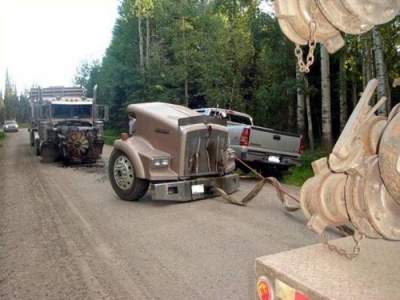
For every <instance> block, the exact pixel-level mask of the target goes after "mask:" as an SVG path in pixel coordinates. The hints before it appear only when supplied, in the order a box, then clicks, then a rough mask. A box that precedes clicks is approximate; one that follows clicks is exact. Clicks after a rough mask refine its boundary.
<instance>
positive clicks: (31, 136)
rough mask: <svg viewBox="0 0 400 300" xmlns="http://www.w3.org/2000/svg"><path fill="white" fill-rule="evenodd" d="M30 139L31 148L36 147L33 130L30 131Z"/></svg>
mask: <svg viewBox="0 0 400 300" xmlns="http://www.w3.org/2000/svg"><path fill="white" fill-rule="evenodd" d="M29 138H30V141H31V146H32V147H33V146H35V135H34V133H33V130H32V129H31V130H30V131H29Z"/></svg>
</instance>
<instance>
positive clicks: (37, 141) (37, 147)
mask: <svg viewBox="0 0 400 300" xmlns="http://www.w3.org/2000/svg"><path fill="white" fill-rule="evenodd" d="M34 143H35V153H36V156H40V141H39V140H38V139H37V140H35V142H34Z"/></svg>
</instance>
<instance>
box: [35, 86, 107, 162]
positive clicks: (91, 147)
mask: <svg viewBox="0 0 400 300" xmlns="http://www.w3.org/2000/svg"><path fill="white" fill-rule="evenodd" d="M96 90H97V88H96V87H95V91H94V95H95V96H94V98H87V97H84V91H83V89H82V88H79V87H50V88H44V89H41V88H32V89H31V91H30V102H31V111H32V115H31V116H32V117H31V126H30V128H29V132H30V143H31V146H32V147H34V149H35V152H36V155H38V156H39V155H40V156H41V157H42V161H45V162H53V161H55V160H57V159H60V158H61V159H64V160H65V161H67V162H70V163H93V162H95V161H96V160H97V159H99V158H100V156H101V153H102V149H103V145H104V141H103V126H104V121H106V120H107V119H108V109H107V107H106V106H104V105H97V104H96Z"/></svg>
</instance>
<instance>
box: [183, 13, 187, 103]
mask: <svg viewBox="0 0 400 300" xmlns="http://www.w3.org/2000/svg"><path fill="white" fill-rule="evenodd" d="M182 30H183V32H182V34H183V47H184V49H183V51H184V54H183V60H184V64H185V105H186V106H187V107H189V78H188V77H189V70H188V68H189V66H188V54H187V45H186V32H185V30H186V24H185V18H182Z"/></svg>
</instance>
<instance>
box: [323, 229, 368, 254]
mask: <svg viewBox="0 0 400 300" xmlns="http://www.w3.org/2000/svg"><path fill="white" fill-rule="evenodd" d="M352 237H353V241H354V247H353V250H352V252H351V253H350V252H348V251H347V250H346V249H343V248H339V247H337V246H335V245H333V244H331V243H329V242H328V240H327V239H326V237H324V236H323V237H322V243H323V244H324V245H325V246H326V247H328V249H329V250H330V251H332V252H335V253H336V254H338V255H340V256H342V257H344V258H346V259H348V260H353V259H355V258H356V257H357V256H358V255H359V254H360V251H361V247H360V245H361V241H362V240H363V239H364V238H365V235H364V234H363V233H361V232H359V231H357V230H356V231H354V235H353V236H352Z"/></svg>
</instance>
